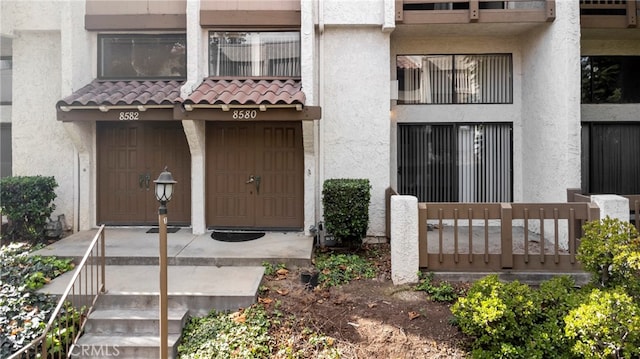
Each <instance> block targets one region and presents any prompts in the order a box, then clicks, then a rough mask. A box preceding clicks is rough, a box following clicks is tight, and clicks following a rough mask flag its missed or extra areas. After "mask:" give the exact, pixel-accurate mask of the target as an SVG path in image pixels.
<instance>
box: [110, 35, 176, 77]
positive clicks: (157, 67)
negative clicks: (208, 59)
mask: <svg viewBox="0 0 640 359" xmlns="http://www.w3.org/2000/svg"><path fill="white" fill-rule="evenodd" d="M98 41H99V46H100V48H99V54H98V77H99V78H102V79H133V78H186V76H187V67H186V62H187V51H186V49H187V47H186V35H184V34H164V35H126V34H124V35H100V37H99V40H98Z"/></svg>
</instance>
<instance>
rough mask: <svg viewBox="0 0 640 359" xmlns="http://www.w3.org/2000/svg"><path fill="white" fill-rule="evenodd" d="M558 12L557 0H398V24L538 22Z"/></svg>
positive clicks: (551, 17)
mask: <svg viewBox="0 0 640 359" xmlns="http://www.w3.org/2000/svg"><path fill="white" fill-rule="evenodd" d="M555 12H556V2H555V0H511V1H495V0H493V1H491V0H396V23H398V24H464V23H530V22H533V23H536V22H549V21H553V20H554V19H555V16H556V15H555Z"/></svg>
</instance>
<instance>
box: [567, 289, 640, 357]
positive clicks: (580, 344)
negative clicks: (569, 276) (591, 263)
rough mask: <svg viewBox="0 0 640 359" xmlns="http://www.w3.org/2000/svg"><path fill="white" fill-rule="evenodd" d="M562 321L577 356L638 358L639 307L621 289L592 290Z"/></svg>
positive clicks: (639, 347)
mask: <svg viewBox="0 0 640 359" xmlns="http://www.w3.org/2000/svg"><path fill="white" fill-rule="evenodd" d="M565 322H566V327H565V333H566V336H567V337H568V338H570V339H572V340H573V341H574V344H573V347H572V350H573V352H574V353H575V354H577V355H579V356H580V357H581V358H593V359H596V358H638V357H640V307H639V306H638V303H636V302H634V301H633V299H632V298H631V297H630V296H629V295H628V294H627V293H626V292H625V291H624V290H623V289H621V288H616V289H607V290H605V291H601V290H600V289H597V288H596V289H593V290H592V292H591V294H590V295H589V297H588V299H587V300H586V301H585V302H584V303H583V304H581V305H580V306H579V307H577V308H575V309H573V310H571V312H570V313H569V314H568V315H567V316H566V318H565Z"/></svg>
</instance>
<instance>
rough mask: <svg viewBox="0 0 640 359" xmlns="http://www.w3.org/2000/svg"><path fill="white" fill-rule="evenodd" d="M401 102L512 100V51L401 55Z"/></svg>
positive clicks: (398, 76) (399, 94) (485, 101)
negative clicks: (491, 53)
mask: <svg viewBox="0 0 640 359" xmlns="http://www.w3.org/2000/svg"><path fill="white" fill-rule="evenodd" d="M396 64H397V78H398V103H400V104H411V103H417V104H451V103H460V104H467V103H487V104H489V103H511V102H513V97H512V93H513V91H512V76H511V68H512V66H511V55H509V54H496V55H439V56H434V55H412V56H409V55H400V56H397V58H396Z"/></svg>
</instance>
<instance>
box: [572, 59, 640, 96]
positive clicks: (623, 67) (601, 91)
mask: <svg viewBox="0 0 640 359" xmlns="http://www.w3.org/2000/svg"><path fill="white" fill-rule="evenodd" d="M580 63H581V65H582V103H640V71H638V69H639V68H640V56H587V57H582V59H581V61H580Z"/></svg>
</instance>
